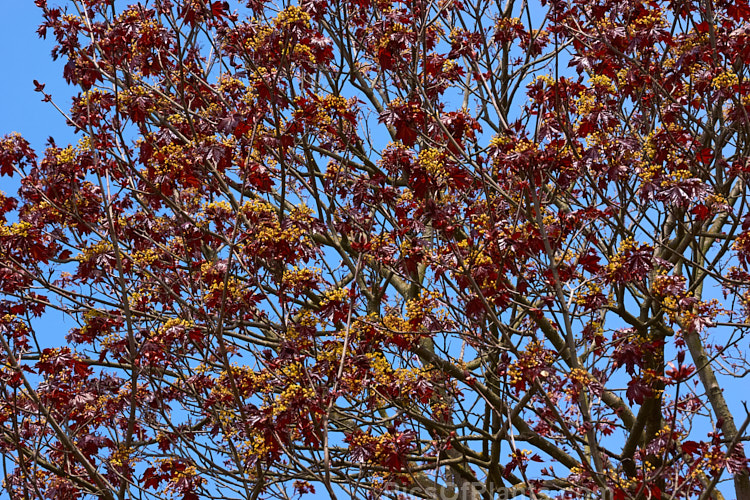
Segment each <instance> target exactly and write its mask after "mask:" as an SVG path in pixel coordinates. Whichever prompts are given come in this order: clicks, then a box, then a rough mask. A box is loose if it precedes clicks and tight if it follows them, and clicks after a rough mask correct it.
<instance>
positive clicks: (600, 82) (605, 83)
mask: <svg viewBox="0 0 750 500" xmlns="http://www.w3.org/2000/svg"><path fill="white" fill-rule="evenodd" d="M589 83H590V84H591V86H592V87H594V88H598V89H602V90H606V91H608V92H613V93H614V92H615V91H616V90H617V89H616V88H615V84H614V83H613V82H612V80H611V79H610V78H609V77H608V76H605V75H594V76H592V77H591V78H589Z"/></svg>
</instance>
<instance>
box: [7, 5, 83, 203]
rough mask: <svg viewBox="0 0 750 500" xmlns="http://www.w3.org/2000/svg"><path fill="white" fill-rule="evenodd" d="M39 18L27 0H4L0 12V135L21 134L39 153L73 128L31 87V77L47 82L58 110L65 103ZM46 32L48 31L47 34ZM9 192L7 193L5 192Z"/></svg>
mask: <svg viewBox="0 0 750 500" xmlns="http://www.w3.org/2000/svg"><path fill="white" fill-rule="evenodd" d="M41 22H42V15H41V10H40V9H39V8H37V7H36V6H35V5H34V2H33V1H32V0H15V1H14V0H6V1H3V15H2V16H0V47H3V48H2V50H0V68H3V78H0V136H3V135H5V134H8V133H10V132H19V133H21V134H22V135H23V136H24V137H25V138H26V139H27V140H28V141H29V142H31V144H32V146H34V148H35V149H37V150H38V151H37V153H38V154H39V153H40V152H41V149H42V148H43V147H44V144H45V142H46V140H47V137H49V136H50V135H52V136H54V137H55V139H56V140H57V142H58V143H59V144H66V143H68V142H70V141H71V139H72V137H73V135H72V129H70V128H68V127H66V126H65V119H64V118H63V117H62V116H61V115H60V113H59V112H58V111H57V110H55V108H54V107H53V106H52V105H51V104H50V103H44V102H42V100H41V99H42V96H41V94H39V93H36V92H34V84H33V80H35V79H36V80H39V82H41V83H46V84H47V87H46V89H45V91H47V92H49V93H51V94H52V96H53V98H54V99H55V101H57V102H58V103H59V105H60V107H61V108H62V109H66V108H69V107H70V96H71V95H72V93H73V92H72V91H73V89H72V88H71V87H68V86H67V84H66V83H65V80H63V78H62V71H63V66H64V63H63V62H62V61H59V60H58V61H55V62H53V61H52V57H51V56H50V52H51V51H52V47H54V45H55V44H54V39H53V38H52V37H51V36H48V37H47V40H43V39H41V38H39V36H38V35H37V34H36V29H37V27H38V26H39V24H40V23H41ZM50 35H51V34H50ZM7 183H8V179H7V177H5V178H1V179H0V189H3V190H4V191H8V189H6V188H4V187H2V186H6V187H7ZM8 194H10V193H8Z"/></svg>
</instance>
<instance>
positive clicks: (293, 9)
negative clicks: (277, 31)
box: [274, 5, 311, 27]
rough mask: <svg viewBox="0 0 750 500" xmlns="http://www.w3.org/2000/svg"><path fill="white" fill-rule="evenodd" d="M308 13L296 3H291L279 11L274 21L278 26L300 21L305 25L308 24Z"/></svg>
mask: <svg viewBox="0 0 750 500" xmlns="http://www.w3.org/2000/svg"><path fill="white" fill-rule="evenodd" d="M310 19H311V18H310V14H308V13H307V12H305V11H304V10H302V9H301V8H300V7H298V6H296V5H291V6H289V7H287V8H286V9H284V10H282V11H281V12H279V15H278V16H276V19H275V21H274V23H275V24H276V26H278V27H283V26H289V25H290V24H294V23H297V22H302V23H303V24H304V25H305V26H310Z"/></svg>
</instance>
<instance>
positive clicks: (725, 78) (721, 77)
mask: <svg viewBox="0 0 750 500" xmlns="http://www.w3.org/2000/svg"><path fill="white" fill-rule="evenodd" d="M739 84H740V79H739V77H738V76H737V74H736V73H734V72H733V71H731V70H726V71H723V72H721V73H719V74H718V75H716V76H715V77H714V78H713V80H711V86H712V87H713V88H715V89H717V90H721V89H730V88H732V87H734V86H736V85H739Z"/></svg>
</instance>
